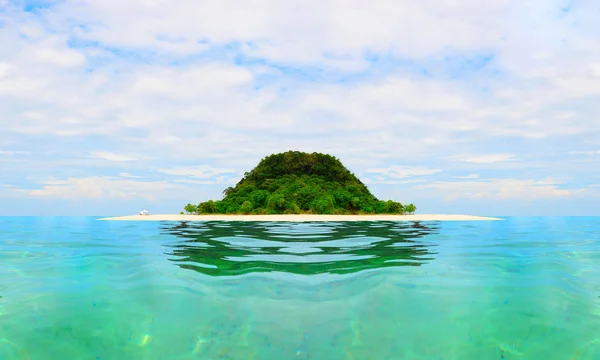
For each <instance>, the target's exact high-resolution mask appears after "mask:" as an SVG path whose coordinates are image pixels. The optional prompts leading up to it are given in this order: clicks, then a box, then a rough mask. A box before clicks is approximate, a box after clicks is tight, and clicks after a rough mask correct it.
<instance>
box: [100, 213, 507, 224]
mask: <svg viewBox="0 0 600 360" xmlns="http://www.w3.org/2000/svg"><path fill="white" fill-rule="evenodd" d="M98 220H127V221H289V222H304V221H471V220H503V219H500V218H493V217H484V216H472V215H444V214H418V215H301V214H298V215H296V214H293V215H175V214H173V215H169V214H164V215H159V214H157V215H148V216H140V215H130V216H117V217H107V218H102V219H98Z"/></svg>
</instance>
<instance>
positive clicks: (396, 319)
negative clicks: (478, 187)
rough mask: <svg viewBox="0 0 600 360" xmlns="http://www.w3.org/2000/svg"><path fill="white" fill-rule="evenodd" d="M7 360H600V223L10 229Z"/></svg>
mask: <svg viewBox="0 0 600 360" xmlns="http://www.w3.org/2000/svg"><path fill="white" fill-rule="evenodd" d="M0 359H2V360H13V359H19V360H24V359H29V360H36V359H42V360H48V359H50V360H53V359H57V360H58V359H60V360H63V359H91V360H101V359H127V360H135V359H174V360H175V359H255V360H259V359H274V360H286V359H324V360H337V359H344V360H346V359H347V360H366V359H374V360H375V359H376V360H382V359H394V360H396V359H460V360H468V359H475V360H484V359H541V360H551V359H561V360H575V359H577V360H583V359H600V218H597V217H548V218H546V217H512V218H510V217H509V218H506V220H504V221H481V222H358V223H350V222H349V223H341V222H340V223H333V222H330V223H266V222H263V223H260V222H250V223H247V222H229V223H227V222H205V223H201V222H198V223H190V222H188V223H182V222H119V221H114V222H111V221H98V220H96V218H93V217H0Z"/></svg>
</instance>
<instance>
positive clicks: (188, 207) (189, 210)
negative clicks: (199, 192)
mask: <svg viewBox="0 0 600 360" xmlns="http://www.w3.org/2000/svg"><path fill="white" fill-rule="evenodd" d="M183 210H185V212H186V213H188V214H195V213H196V212H197V211H198V207H197V206H196V205H192V204H187V205H186V206H185V207H184V208H183Z"/></svg>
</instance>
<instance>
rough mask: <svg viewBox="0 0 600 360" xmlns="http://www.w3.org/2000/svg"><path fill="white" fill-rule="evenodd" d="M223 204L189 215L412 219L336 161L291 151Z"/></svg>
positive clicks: (409, 208)
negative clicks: (389, 216) (393, 216)
mask: <svg viewBox="0 0 600 360" xmlns="http://www.w3.org/2000/svg"><path fill="white" fill-rule="evenodd" d="M223 195H224V197H223V199H222V200H217V201H213V200H209V201H205V202H201V203H199V204H198V205H194V204H187V205H186V206H185V207H184V210H185V212H186V213H188V214H412V213H414V212H415V211H416V210H417V208H416V206H415V205H413V204H408V205H403V204H401V203H400V202H397V201H392V200H387V201H383V200H379V199H377V198H376V197H375V196H373V194H371V192H370V191H369V190H368V189H367V187H366V186H365V184H363V183H362V182H361V181H360V180H359V179H358V178H357V177H356V176H355V175H354V174H353V173H352V172H350V171H349V170H348V169H347V168H346V167H344V165H342V163H341V162H340V161H339V160H338V159H337V158H335V157H333V156H331V155H327V154H321V153H316V152H315V153H311V154H309V153H304V152H299V151H288V152H285V153H279V154H273V155H270V156H267V157H265V158H264V159H262V160H261V161H260V163H259V164H258V165H257V166H256V167H255V168H254V169H253V170H251V171H250V172H246V173H245V174H244V177H243V178H242V179H241V180H240V181H239V182H238V183H237V184H236V185H235V186H234V187H228V188H227V189H225V190H224V191H223Z"/></svg>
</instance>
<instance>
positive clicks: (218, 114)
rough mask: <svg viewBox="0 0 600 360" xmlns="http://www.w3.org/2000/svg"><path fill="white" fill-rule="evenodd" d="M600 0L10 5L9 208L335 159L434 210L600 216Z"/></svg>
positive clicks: (175, 203)
mask: <svg viewBox="0 0 600 360" xmlns="http://www.w3.org/2000/svg"><path fill="white" fill-rule="evenodd" d="M599 18H600V2H598V1H595V0H584V1H562V0H561V1H557V0H532V1H512V0H489V1H479V0H449V1H439V0H438V1H432V0H395V1H389V0H372V1H368V2H365V1H359V0H318V1H313V0H304V1H294V0H291V1H280V0H256V1H230V0H215V1H202V0H178V1H170V0H169V1H168V0H62V1H61V0H51V1H44V0H21V1H19V0H8V1H7V0H0V44H1V45H2V46H0V215H13V214H14V215H28V214H29V215H39V214H47V215H124V214H131V213H136V212H138V211H139V210H141V209H143V208H146V209H148V210H149V211H150V212H153V213H160V212H179V211H180V210H181V208H182V206H183V205H184V204H186V203H188V202H194V203H197V202H199V201H204V200H207V199H209V198H213V199H218V198H221V191H222V189H223V188H225V187H227V186H230V185H231V184H234V183H236V182H237V181H238V180H239V179H240V178H241V175H242V174H243V173H244V171H248V170H249V169H251V168H252V167H253V166H254V165H256V163H257V162H258V161H260V159H261V158H263V157H264V156H266V155H269V154H271V153H274V152H281V151H286V150H290V149H293V150H300V151H309V152H312V151H318V152H324V153H329V154H332V155H334V156H337V157H338V158H339V159H340V160H341V161H342V162H343V163H344V164H345V165H346V166H347V167H348V168H349V169H350V170H352V171H353V172H354V173H355V174H356V175H358V176H359V177H360V178H362V179H363V180H364V181H365V182H366V183H367V184H368V185H369V187H370V188H371V189H372V191H373V193H374V194H375V195H376V196H377V197H379V198H384V199H388V198H393V199H395V200H399V201H401V202H414V203H415V204H416V205H417V207H418V212H420V213H440V212H442V213H469V214H481V215H560V214H563V215H585V214H589V215H600V206H598V204H599V203H600V22H598V19H599Z"/></svg>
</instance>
